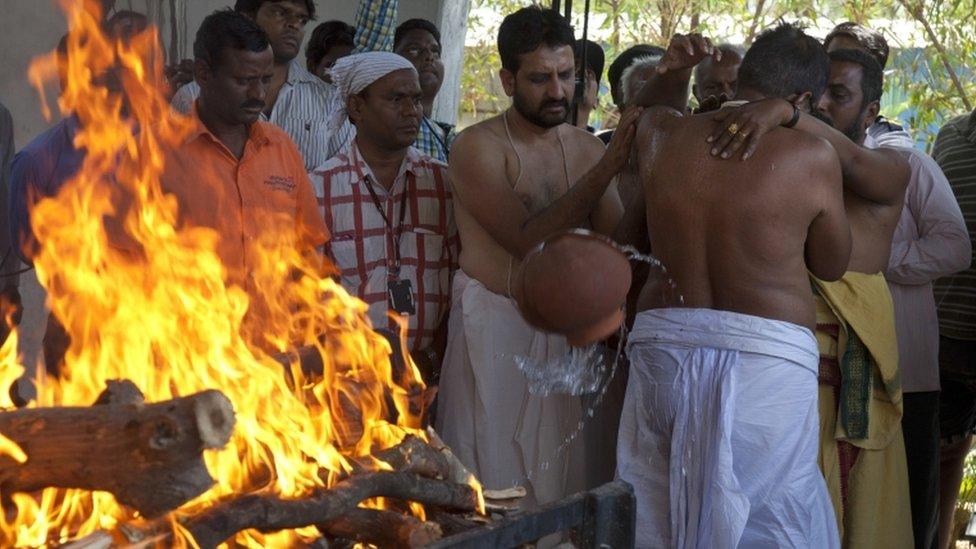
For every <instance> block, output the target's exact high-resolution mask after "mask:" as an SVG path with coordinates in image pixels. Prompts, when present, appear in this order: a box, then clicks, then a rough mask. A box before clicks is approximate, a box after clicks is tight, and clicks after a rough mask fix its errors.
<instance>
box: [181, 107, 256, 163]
mask: <svg viewBox="0 0 976 549" xmlns="http://www.w3.org/2000/svg"><path fill="white" fill-rule="evenodd" d="M190 117H191V118H192V120H193V129H192V130H190V133H189V134H188V135H187V136H186V138H185V139H184V140H183V144H184V145H186V144H189V143H191V142H193V141H195V140H196V139H199V138H201V137H205V138H206V139H208V140H210V141H211V142H212V143H213V144H214V145H217V146H219V147H220V148H222V149H223V150H224V151H225V152H226V153H227V154H231V152H230V151H229V150H228V149H227V146H226V145H224V143H223V141H221V140H220V139H218V138H217V136H216V135H214V134H213V133H211V131H210V130H209V129H207V126H206V125H204V123H203V121H202V120H200V116H199V114H197V103H196V101H194V102H193V108H192V109H191V110H190ZM265 124H267V122H263V121H261V120H257V121H255V122H254V123H252V124H251V125H250V126H249V127H248V129H247V144H246V145H245V151H246V150H247V148H248V147H252V146H253V147H263V146H265V145H267V144H269V143H271V141H272V138H273V135H272V134H271V132H268V131H267V128H266V127H265ZM231 156H233V155H232V154H231Z"/></svg>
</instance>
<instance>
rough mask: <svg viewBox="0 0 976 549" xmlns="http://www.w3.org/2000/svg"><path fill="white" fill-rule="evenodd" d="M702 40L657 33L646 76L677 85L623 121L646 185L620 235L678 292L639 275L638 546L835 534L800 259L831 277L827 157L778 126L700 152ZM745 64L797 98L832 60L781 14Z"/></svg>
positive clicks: (826, 542) (750, 83) (777, 90)
mask: <svg viewBox="0 0 976 549" xmlns="http://www.w3.org/2000/svg"><path fill="white" fill-rule="evenodd" d="M710 55H715V56H718V55H719V54H718V53H717V52H715V49H714V48H713V47H712V46H711V44H710V42H709V41H708V39H707V38H704V37H701V36H699V35H691V36H687V37H685V36H676V37H675V38H674V39H672V43H671V45H670V46H669V48H668V51H667V53H666V54H665V55H664V57H663V58H662V61H661V65H659V68H658V72H657V73H656V76H655V77H652V79H651V84H649V85H650V86H659V85H661V84H662V83H663V82H662V81H661V80H662V78H659V77H664V76H666V75H667V76H668V77H669V78H672V79H673V80H675V81H677V83H678V84H680V85H679V86H676V88H683V97H679V96H675V97H673V98H672V99H673V101H672V102H670V103H668V104H666V105H664V104H662V103H658V104H657V105H653V103H649V104H648V107H650V108H649V110H648V112H647V114H645V116H644V118H643V120H642V121H641V123H640V126H639V129H638V132H637V137H636V147H635V148H636V155H637V162H638V165H639V176H640V183H641V185H642V187H641V190H642V191H643V192H642V193H641V196H640V197H639V198H638V199H637V200H635V202H634V203H632V204H630V205H629V207H628V212H627V215H626V222H625V223H624V224H623V227H622V228H621V230H620V231H618V237H620V238H622V239H623V240H624V241H626V242H628V243H633V244H641V241H644V242H646V241H647V238H648V237H649V240H650V242H649V244H650V250H651V251H652V252H653V253H654V254H655V256H656V257H658V258H659V259H660V260H661V261H662V262H663V263H664V265H666V266H667V269H668V272H669V273H670V275H671V276H672V277H673V278H674V282H675V284H676V286H677V290H678V292H680V295H681V296H682V297H683V301H681V302H680V303H677V304H676V303H675V302H674V300H672V299H666V300H665V299H661V298H662V297H663V296H662V295H661V293H660V281H659V280H653V281H648V282H647V284H645V285H644V287H643V289H642V291H641V295H640V298H639V300H638V303H637V311H638V313H637V317H636V319H635V321H634V326H633V329H632V330H631V332H630V334H629V338H628V343H627V356H628V357H629V358H630V370H629V378H628V380H627V395H626V398H625V401H624V406H623V413H622V416H621V418H620V432H619V437H618V444H617V471H618V474H619V476H620V477H621V478H622V479H624V480H626V481H627V482H629V483H630V484H631V485H633V486H634V492H635V496H636V499H637V524H638V527H637V546H638V547H817V548H830V547H837V546H838V545H839V540H838V534H837V527H836V520H835V518H834V514H833V510H832V508H831V502H830V496H829V494H828V492H827V487H826V485H825V483H824V480H823V478H822V477H821V475H820V474H819V472H818V471H817V449H818V444H817V442H818V440H817V424H818V417H817V392H816V391H817V363H818V355H817V341H816V338H815V336H814V332H813V330H814V328H815V322H816V320H815V319H816V312H815V307H814V299H813V296H812V294H811V292H810V282H809V278H808V271H812V272H814V273H815V274H817V275H818V276H821V277H824V278H826V279H837V278H839V277H840V276H841V275H843V273H844V270H845V268H846V266H847V262H848V259H849V257H850V250H851V234H850V228H849V224H848V222H847V219H846V215H845V212H844V204H843V194H842V186H841V173H840V172H841V169H840V163H839V162H838V158H837V154H836V153H835V152H834V151H833V150H832V148H831V147H830V145H829V144H828V143H827V142H825V141H824V140H822V139H818V138H815V137H813V136H810V135H806V134H803V133H800V132H796V131H794V130H790V129H779V130H777V131H776V132H775V133H774V134H772V135H771V136H770V139H768V140H765V141H764V142H763V148H762V156H756V157H754V158H751V159H749V160H748V161H744V162H736V163H725V162H722V161H720V160H718V159H716V158H711V157H710V156H709V155H708V146H707V144H706V143H705V142H704V140H705V138H706V137H707V136H708V135H710V134H711V133H712V132H713V131H714V129H715V127H716V124H715V122H714V121H713V120H712V119H711V116H712V115H709V114H703V115H696V116H682V115H683V113H684V112H685V110H686V106H687V80H688V77H689V75H690V72H691V69H692V67H694V65H695V64H696V63H697V62H698V61H699V60H701V59H703V58H704V57H706V56H710ZM742 69H743V73H744V75H743V76H742V77H741V78H740V80H739V86H738V90H739V94H740V96H746V97H783V98H789V99H788V100H784V99H777V101H781V102H783V103H787V102H788V101H789V104H790V105H798V106H797V107H792V108H791V111H793V110H794V109H796V112H799V109H800V108H809V106H810V104H811V101H812V100H813V101H815V100H816V99H817V98H819V96H820V94H822V93H823V90H824V88H825V86H826V82H827V74H828V71H829V61H828V59H827V55H826V53H825V52H824V51H823V48H822V47H821V46H820V43H819V42H818V41H817V40H816V39H815V38H813V37H811V36H808V35H806V34H805V33H803V32H802V31H801V30H800V29H798V28H796V27H794V26H792V25H782V26H780V27H778V28H776V29H772V30H770V31H767V32H765V33H763V34H761V35H760V36H759V37H758V38H757V39H756V41H755V43H754V44H753V46H752V48H751V49H750V50H749V52H748V53H747V54H746V56H745V59H744V61H743V63H742ZM641 95H642V96H643V95H646V94H644V93H643V92H642V94H641ZM677 95H682V94H677ZM723 127H724V126H723ZM634 211H640V212H643V215H639V216H633V215H632V213H633V212H634ZM631 222H634V223H633V225H631ZM642 247H643V246H642Z"/></svg>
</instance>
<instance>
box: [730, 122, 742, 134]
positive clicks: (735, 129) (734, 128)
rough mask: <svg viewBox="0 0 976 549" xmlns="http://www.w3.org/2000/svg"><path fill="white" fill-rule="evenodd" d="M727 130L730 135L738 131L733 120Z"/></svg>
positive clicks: (737, 126)
mask: <svg viewBox="0 0 976 549" xmlns="http://www.w3.org/2000/svg"><path fill="white" fill-rule="evenodd" d="M728 132H729V133H730V134H732V135H735V134H737V133H739V125H738V124H736V123H735V122H733V123H731V124H729V127H728Z"/></svg>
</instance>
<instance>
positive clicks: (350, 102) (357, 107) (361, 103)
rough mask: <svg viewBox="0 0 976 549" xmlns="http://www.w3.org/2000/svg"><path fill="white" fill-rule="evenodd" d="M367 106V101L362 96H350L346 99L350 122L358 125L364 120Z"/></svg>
mask: <svg viewBox="0 0 976 549" xmlns="http://www.w3.org/2000/svg"><path fill="white" fill-rule="evenodd" d="M365 105H366V100H365V99H363V97H362V96H361V95H350V96H349V97H347V98H346V112H348V113H349V121H350V122H352V123H353V124H356V122H358V121H359V119H360V118H362V115H363V108H364V107H365Z"/></svg>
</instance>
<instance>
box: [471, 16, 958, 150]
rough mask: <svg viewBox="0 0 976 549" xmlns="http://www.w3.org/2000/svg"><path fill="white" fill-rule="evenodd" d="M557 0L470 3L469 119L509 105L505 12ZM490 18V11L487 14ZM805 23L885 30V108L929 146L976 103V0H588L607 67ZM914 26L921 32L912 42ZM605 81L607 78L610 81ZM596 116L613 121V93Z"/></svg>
mask: <svg viewBox="0 0 976 549" xmlns="http://www.w3.org/2000/svg"><path fill="white" fill-rule="evenodd" d="M531 4H542V5H545V6H549V5H551V2H550V1H546V0H543V1H535V2H533V1H531V0H473V2H472V17H471V20H470V21H469V33H471V32H474V35H475V36H479V37H481V38H480V39H479V40H478V43H477V44H475V45H472V46H469V47H468V48H467V49H466V57H465V67H464V74H463V77H462V103H461V109H462V111H463V118H464V119H465V120H467V121H471V120H472V119H474V120H477V119H481V118H484V117H485V116H487V115H490V114H493V113H495V112H498V111H500V110H501V109H503V108H505V107H506V106H507V105H508V98H506V97H505V96H504V94H503V93H502V91H501V88H500V86H499V85H498V83H497V73H498V69H499V68H500V66H501V63H500V61H499V59H498V52H497V48H496V46H495V36H496V33H497V30H498V23H499V22H500V21H501V16H502V15H504V14H507V13H511V12H512V11H515V10H516V9H518V8H521V7H523V6H527V5H531ZM582 9H583V0H575V1H574V8H573V11H574V17H573V23H574V25H575V26H576V28H577V33H578V34H580V33H581V31H582V26H583V24H582V14H581V13H580V12H582ZM489 15H490V17H489ZM779 21H798V22H800V23H802V24H805V25H807V26H809V27H810V28H811V29H813V30H812V31H811V32H814V33H815V34H817V33H818V32H819V34H824V33H826V31H827V30H829V28H830V27H831V26H832V25H833V23H839V22H841V21H856V22H858V23H861V24H863V25H866V26H869V27H872V28H875V29H876V30H878V31H880V32H882V33H883V34H884V35H885V37H886V38H887V39H888V42H889V44H890V46H891V47H892V50H893V53H892V59H891V61H890V62H889V65H888V71H887V72H886V79H887V80H886V86H885V87H886V93H885V97H884V99H883V101H882V112H883V113H884V114H886V115H887V116H889V117H893V118H898V119H900V120H901V121H902V122H903V123H905V124H906V125H908V126H909V127H910V128H912V130H913V131H914V132H915V133H916V135H917V136H918V138H919V141H920V143H931V141H932V140H933V139H934V137H935V133H936V132H937V131H938V127H939V125H941V123H942V122H943V121H944V120H946V119H947V118H950V117H952V116H954V115H957V114H962V113H965V112H968V111H970V110H972V108H973V107H974V106H976V75H974V72H973V68H974V66H976V0H829V1H828V0H749V1H747V2H742V1H735V0H591V18H590V28H591V29H593V30H592V31H591V34H599V35H600V36H601V37H603V38H602V39H601V43H602V44H603V46H604V50H605V51H606V56H607V64H608V65H609V63H610V61H611V60H612V59H613V58H614V57H615V56H616V55H617V53H618V52H620V51H622V50H624V49H626V48H628V47H630V46H632V45H634V44H637V43H650V44H657V45H661V46H666V45H667V42H668V40H669V39H670V37H671V36H672V35H673V34H675V33H687V32H701V33H703V34H705V35H706V36H710V37H712V38H713V39H714V40H715V41H717V42H722V41H734V42H740V43H742V44H744V45H746V46H748V45H749V44H750V43H751V42H752V40H753V39H754V38H755V36H756V35H757V34H758V33H759V32H761V31H762V30H763V29H764V28H766V27H768V26H770V25H773V24H776V23H777V22H779ZM906 29H907V31H911V32H913V33H915V34H916V35H918V36H922V37H923V38H924V47H919V46H920V45H922V44H919V43H918V42H916V43H914V44H913V43H909V42H908V41H907V36H905V34H906ZM604 87H605V84H604ZM603 95H604V97H603V104H602V105H601V108H600V109H599V110H598V112H597V113H596V118H597V119H598V120H603V121H606V120H608V119H612V116H613V113H612V108H611V107H610V106H609V97H608V94H606V93H605V94H603Z"/></svg>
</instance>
